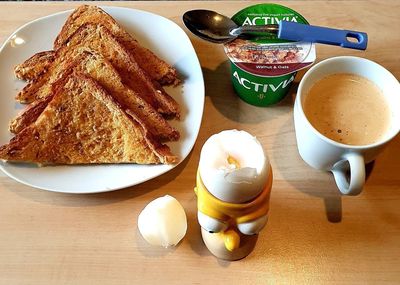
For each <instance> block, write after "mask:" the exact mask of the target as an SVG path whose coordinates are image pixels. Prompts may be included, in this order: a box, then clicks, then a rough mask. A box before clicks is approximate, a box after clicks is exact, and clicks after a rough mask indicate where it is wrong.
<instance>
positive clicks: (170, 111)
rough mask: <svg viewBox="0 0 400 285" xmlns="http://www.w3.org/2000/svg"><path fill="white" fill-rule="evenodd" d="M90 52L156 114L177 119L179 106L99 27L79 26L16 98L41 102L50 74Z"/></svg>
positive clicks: (102, 27) (28, 101)
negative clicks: (79, 52)
mask: <svg viewBox="0 0 400 285" xmlns="http://www.w3.org/2000/svg"><path fill="white" fill-rule="evenodd" d="M83 47H86V48H90V49H92V50H94V51H96V52H98V53H100V54H102V55H103V56H104V57H105V58H106V59H107V60H109V61H110V62H111V64H112V65H113V66H114V67H115V69H116V70H117V71H118V73H119V74H120V75H121V77H122V79H123V81H124V83H125V84H126V85H127V86H128V87H129V88H131V89H132V90H133V91H135V92H136V93H137V94H138V95H140V96H141V97H142V98H143V99H144V100H145V101H146V102H148V103H149V104H150V105H151V106H152V107H153V108H154V109H156V110H157V111H158V112H159V113H161V114H164V115H165V116H168V117H178V118H179V114H180V112H179V105H178V103H177V102H176V101H175V100H174V99H173V98H172V97H171V96H169V95H168V94H167V93H166V92H165V91H164V89H163V88H162V87H161V86H160V85H159V84H158V83H156V82H153V81H152V80H151V78H149V76H148V75H147V74H146V73H145V72H144V71H143V70H142V69H141V68H140V67H139V65H138V64H137V62H136V61H135V60H134V58H133V57H132V55H131V54H130V53H129V52H128V51H127V50H126V49H125V48H124V47H123V46H122V45H121V44H120V43H119V42H118V41H117V40H116V39H115V38H114V37H113V36H112V34H111V33H110V31H109V30H108V29H107V28H106V27H104V26H101V25H97V26H96V25H92V24H87V25H83V26H81V27H80V28H79V29H78V30H77V31H76V32H75V33H74V34H73V35H72V36H71V37H70V38H69V39H68V42H67V43H65V44H64V45H63V46H62V47H60V48H59V49H58V50H57V51H56V54H55V57H54V58H55V59H54V61H53V62H52V63H51V64H50V65H49V66H48V67H47V68H48V71H47V72H45V73H44V74H42V75H41V76H40V77H38V78H36V79H35V80H33V81H32V82H30V83H29V84H28V85H27V86H25V88H23V89H22V91H21V92H19V93H18V94H17V96H16V99H17V100H18V101H20V102H22V103H30V102H33V101H35V100H38V99H41V98H43V97H44V96H45V95H46V94H47V93H48V90H46V89H43V88H42V87H43V85H45V83H46V82H47V81H48V80H49V79H50V78H51V76H52V74H53V70H54V69H56V68H57V66H58V65H61V64H62V63H63V62H65V61H68V60H69V59H70V58H71V57H73V55H74V53H76V52H77V50H78V49H80V48H83Z"/></svg>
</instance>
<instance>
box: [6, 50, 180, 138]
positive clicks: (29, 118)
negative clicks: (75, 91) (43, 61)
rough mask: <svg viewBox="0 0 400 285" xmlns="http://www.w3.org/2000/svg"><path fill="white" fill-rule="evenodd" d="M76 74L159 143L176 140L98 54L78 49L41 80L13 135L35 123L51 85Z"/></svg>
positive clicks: (170, 129)
mask: <svg viewBox="0 0 400 285" xmlns="http://www.w3.org/2000/svg"><path fill="white" fill-rule="evenodd" d="M71 70H76V71H79V72H81V73H83V74H86V75H88V76H90V77H92V78H93V79H95V80H96V81H97V82H98V83H99V84H100V85H101V86H102V87H103V88H104V89H105V90H106V91H107V92H108V93H109V94H110V95H111V96H112V97H113V98H114V99H115V100H116V101H117V102H118V104H119V105H120V106H121V107H122V108H123V109H124V110H125V111H126V112H127V113H128V114H129V115H132V116H137V117H138V118H140V123H141V124H142V125H143V126H144V127H145V128H146V129H147V130H148V131H149V132H150V133H151V134H152V135H154V137H155V138H157V139H160V140H177V139H179V132H178V131H177V130H176V129H174V128H173V127H171V126H170V125H169V124H168V122H167V121H166V120H165V119H164V118H163V117H162V116H161V115H160V114H159V113H158V112H157V111H156V110H155V109H154V108H153V107H152V106H151V105H150V104H148V103H147V102H146V101H145V100H143V99H142V98H141V97H140V96H139V95H138V94H137V93H136V92H134V91H133V90H131V89H130V88H128V87H127V86H125V85H124V84H123V82H122V79H121V77H120V76H119V74H118V72H117V71H116V70H115V69H114V67H113V66H112V64H111V63H110V62H109V61H108V60H106V59H105V58H104V57H103V56H102V55H100V54H99V53H96V52H94V51H93V50H90V49H88V48H78V49H76V50H75V52H74V53H73V55H72V57H68V58H67V60H64V61H62V62H60V63H58V64H54V65H53V66H52V68H50V70H49V71H48V72H47V73H46V74H45V75H44V77H45V78H42V80H43V81H44V84H43V85H42V86H41V87H40V88H39V90H38V91H37V94H40V95H37V96H40V98H38V99H39V100H37V101H35V102H33V103H31V104H30V106H28V108H27V109H26V110H25V111H23V112H22V113H21V114H19V115H18V116H17V117H16V118H15V119H13V120H12V121H11V123H10V126H9V129H10V131H11V132H13V133H18V132H20V131H22V130H23V129H24V128H25V127H27V126H28V125H30V124H31V123H33V122H35V121H36V118H37V117H38V116H39V115H40V114H41V112H42V111H43V110H44V108H45V107H46V102H47V103H48V102H49V100H48V99H47V98H48V97H51V95H52V93H51V85H52V83H54V82H55V81H56V80H58V78H59V77H61V76H62V74H63V73H65V72H71Z"/></svg>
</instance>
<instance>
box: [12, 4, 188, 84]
mask: <svg viewBox="0 0 400 285" xmlns="http://www.w3.org/2000/svg"><path fill="white" fill-rule="evenodd" d="M84 24H95V25H97V24H101V25H103V26H105V27H106V28H107V29H109V30H110V31H111V33H112V34H113V35H114V36H115V37H116V39H117V40H118V41H119V42H120V43H121V44H122V45H124V47H125V48H126V49H127V50H128V51H129V52H130V53H131V54H132V55H133V57H134V58H135V60H136V61H137V63H138V64H139V66H140V67H141V68H142V69H143V70H145V71H146V72H147V74H148V75H149V76H150V77H151V78H152V79H153V80H155V81H157V82H158V83H160V84H161V85H178V84H179V83H180V80H179V78H178V76H177V72H176V69H175V68H173V67H172V66H170V65H169V64H167V63H166V62H165V61H163V60H162V59H160V58H158V57H157V56H156V55H155V54H154V53H153V52H151V51H150V50H148V49H147V48H145V47H142V46H141V45H140V44H139V43H138V42H137V41H136V40H135V39H134V38H133V37H132V36H131V35H130V34H129V33H128V32H126V31H125V30H124V29H123V28H122V27H121V26H120V25H119V24H118V23H117V22H116V21H115V20H114V19H113V18H112V17H111V16H110V15H108V14H107V13H106V12H104V11H103V10H102V9H101V8H99V7H96V6H88V5H82V6H79V7H78V8H77V9H76V10H75V11H74V12H73V13H72V14H71V15H70V16H69V17H68V19H67V21H66V23H65V24H64V26H63V27H62V30H61V32H60V34H59V35H58V36H57V38H56V40H55V42H54V49H58V48H60V47H62V46H63V45H64V44H65V43H66V42H67V41H68V39H69V38H70V36H71V35H73V34H74V33H75V32H76V31H77V30H78V29H79V28H80V26H82V25H84ZM52 53H53V52H52V51H49V52H41V53H38V54H36V55H34V56H33V57H31V58H30V59H28V60H26V61H25V62H24V63H22V64H19V65H17V66H16V68H15V71H16V76H17V78H19V79H22V80H28V81H31V80H34V79H36V78H38V77H39V76H40V74H42V73H43V70H42V69H44V68H45V67H46V66H47V65H48V64H49V63H51V61H52V60H53V58H52V55H53V54H52Z"/></svg>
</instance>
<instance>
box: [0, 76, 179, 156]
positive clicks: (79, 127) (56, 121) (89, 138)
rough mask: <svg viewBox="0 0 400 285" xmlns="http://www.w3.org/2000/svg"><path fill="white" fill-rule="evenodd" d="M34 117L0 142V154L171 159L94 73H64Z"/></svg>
mask: <svg viewBox="0 0 400 285" xmlns="http://www.w3.org/2000/svg"><path fill="white" fill-rule="evenodd" d="M53 89H54V93H53V94H54V95H53V96H52V99H51V101H50V102H49V103H48V104H47V106H46V108H45V109H44V111H43V112H42V113H41V114H40V116H39V117H38V118H37V120H36V121H35V122H34V123H33V124H31V125H30V126H28V127H27V128H25V129H24V130H23V131H22V132H20V133H18V134H17V135H16V136H15V137H14V138H13V139H12V140H11V141H10V143H9V144H7V145H4V146H2V147H0V159H4V160H8V161H25V162H34V163H39V164H91V163H139V164H156V163H173V162H174V161H175V160H176V157H175V156H174V155H172V154H171V152H170V150H169V148H168V147H167V146H166V145H162V144H159V143H157V141H156V140H154V139H153V138H152V136H151V134H149V133H148V132H146V130H145V129H144V128H143V127H142V126H141V125H140V124H139V123H138V122H137V121H135V120H134V119H133V118H132V117H130V116H128V115H127V114H126V113H125V112H124V111H123V110H122V109H121V108H120V106H118V104H117V103H116V102H115V101H114V99H113V98H112V97H111V96H110V95H109V94H108V93H107V92H106V91H105V90H104V89H103V88H102V87H101V86H100V85H99V84H98V83H97V82H96V81H94V80H93V79H91V78H89V77H87V76H85V75H82V74H75V73H73V74H69V75H65V76H63V77H62V78H61V79H59V80H58V81H57V82H56V83H54V85H53Z"/></svg>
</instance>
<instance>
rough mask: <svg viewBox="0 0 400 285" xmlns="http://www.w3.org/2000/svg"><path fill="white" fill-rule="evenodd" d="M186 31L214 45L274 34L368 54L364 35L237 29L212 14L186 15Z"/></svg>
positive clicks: (298, 27) (290, 25)
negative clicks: (364, 51)
mask: <svg viewBox="0 0 400 285" xmlns="http://www.w3.org/2000/svg"><path fill="white" fill-rule="evenodd" d="M183 22H184V23H185V25H186V27H187V28H188V29H189V30H190V31H191V32H192V33H193V34H195V35H196V36H198V37H200V38H202V39H204V40H206V41H210V42H213V43H218V44H224V43H228V42H230V41H232V40H234V39H236V38H237V37H238V36H240V35H249V34H250V35H251V34H254V33H274V34H277V36H278V38H280V39H284V40H291V41H305V42H312V43H320V44H326V45H335V46H341V47H344V48H351V49H358V50H365V49H366V48H367V43H368V35H367V34H366V33H363V32H357V31H349V30H338V29H331V28H326V27H318V26H311V25H305V24H299V23H296V22H287V21H280V22H279V25H263V26H250V25H248V26H240V27H239V26H237V25H236V24H235V22H233V21H232V20H231V19H230V18H228V17H226V16H224V15H221V14H218V13H217V12H214V11H209V10H191V11H188V12H186V13H185V14H184V15H183Z"/></svg>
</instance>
